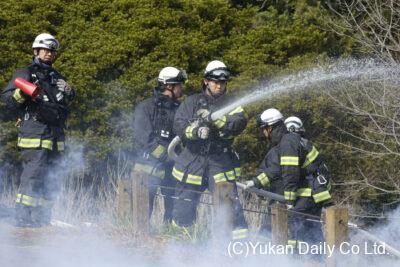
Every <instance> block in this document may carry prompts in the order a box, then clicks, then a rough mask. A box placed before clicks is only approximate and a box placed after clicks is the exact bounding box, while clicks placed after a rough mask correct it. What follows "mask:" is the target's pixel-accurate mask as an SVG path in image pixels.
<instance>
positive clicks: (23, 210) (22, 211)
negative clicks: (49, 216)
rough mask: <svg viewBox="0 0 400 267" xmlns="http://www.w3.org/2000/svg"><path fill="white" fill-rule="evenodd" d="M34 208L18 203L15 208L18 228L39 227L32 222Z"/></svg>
mask: <svg viewBox="0 0 400 267" xmlns="http://www.w3.org/2000/svg"><path fill="white" fill-rule="evenodd" d="M32 208H33V207H30V206H25V205H22V204H19V203H17V204H16V206H15V226H16V227H38V225H37V224H36V223H35V222H34V221H33V220H32V217H31V213H32Z"/></svg>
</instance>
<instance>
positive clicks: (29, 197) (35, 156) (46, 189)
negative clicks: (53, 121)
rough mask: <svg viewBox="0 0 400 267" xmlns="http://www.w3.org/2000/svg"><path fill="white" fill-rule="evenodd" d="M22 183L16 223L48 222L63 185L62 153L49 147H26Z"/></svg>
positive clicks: (18, 197) (23, 152) (38, 223)
mask: <svg viewBox="0 0 400 267" xmlns="http://www.w3.org/2000/svg"><path fill="white" fill-rule="evenodd" d="M21 155H22V168H23V170H22V174H21V179H20V180H21V184H20V187H19V191H18V195H17V201H16V202H17V204H16V219H17V222H18V221H20V222H23V223H28V224H29V223H33V224H37V225H42V224H48V223H49V222H50V219H51V209H52V204H53V202H54V200H55V197H56V195H57V193H58V192H59V188H60V186H59V185H60V177H58V175H57V170H56V169H54V170H52V171H51V172H50V170H49V167H50V166H53V165H54V166H56V165H57V164H55V161H56V160H57V159H59V155H60V154H59V152H57V151H52V150H49V149H42V148H39V149H23V150H22V151H21Z"/></svg>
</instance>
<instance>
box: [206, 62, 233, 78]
mask: <svg viewBox="0 0 400 267" xmlns="http://www.w3.org/2000/svg"><path fill="white" fill-rule="evenodd" d="M230 76H231V73H230V72H229V70H228V68H227V67H226V65H225V64H224V63H223V62H222V61H219V60H213V61H211V62H209V63H208V64H207V67H206V69H205V71H204V78H205V79H207V80H212V81H227V80H229V78H230Z"/></svg>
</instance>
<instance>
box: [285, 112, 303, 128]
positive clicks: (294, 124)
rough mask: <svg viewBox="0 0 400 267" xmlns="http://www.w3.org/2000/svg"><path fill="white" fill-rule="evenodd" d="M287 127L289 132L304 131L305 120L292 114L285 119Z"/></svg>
mask: <svg viewBox="0 0 400 267" xmlns="http://www.w3.org/2000/svg"><path fill="white" fill-rule="evenodd" d="M285 125H286V128H287V130H288V131H289V132H304V131H305V130H304V127H303V122H302V121H301V120H300V118H298V117H295V116H292V117H289V118H287V119H286V120H285Z"/></svg>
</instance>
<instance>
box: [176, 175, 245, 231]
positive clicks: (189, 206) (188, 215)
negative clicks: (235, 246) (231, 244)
mask: <svg viewBox="0 0 400 267" xmlns="http://www.w3.org/2000/svg"><path fill="white" fill-rule="evenodd" d="M233 183H234V182H233ZM208 187H209V186H208V185H193V184H187V183H183V182H178V183H177V185H176V191H175V196H176V197H177V198H176V199H175V202H174V210H173V219H174V221H175V222H176V223H177V224H178V225H180V226H191V225H192V224H193V223H194V222H195V221H196V216H197V206H198V204H199V201H200V196H201V193H202V192H204V191H205V190H206V189H207V188H208ZM210 187H211V188H210V191H213V188H212V186H210ZM231 199H232V200H233V228H234V229H236V228H247V223H246V220H245V217H244V214H243V209H242V205H241V204H240V201H239V196H238V191H237V187H236V184H235V183H234V190H233V192H231Z"/></svg>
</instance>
